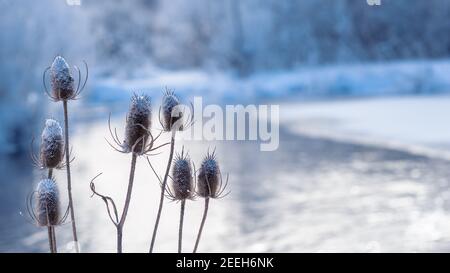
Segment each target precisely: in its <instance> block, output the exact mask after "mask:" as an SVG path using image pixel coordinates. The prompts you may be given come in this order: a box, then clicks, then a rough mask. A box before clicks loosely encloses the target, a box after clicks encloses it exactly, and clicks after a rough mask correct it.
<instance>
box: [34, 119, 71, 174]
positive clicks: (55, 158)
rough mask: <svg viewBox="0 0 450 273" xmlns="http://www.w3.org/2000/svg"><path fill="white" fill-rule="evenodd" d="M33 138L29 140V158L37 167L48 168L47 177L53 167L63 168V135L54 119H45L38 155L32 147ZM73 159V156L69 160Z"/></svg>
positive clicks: (51, 172)
mask: <svg viewBox="0 0 450 273" xmlns="http://www.w3.org/2000/svg"><path fill="white" fill-rule="evenodd" d="M33 146H34V139H33V140H32V141H31V159H32V160H33V163H34V165H35V166H36V167H37V168H39V169H47V170H48V178H51V177H52V174H53V170H54V169H64V168H65V166H66V164H65V162H64V161H63V159H64V155H65V147H64V136H63V131H62V128H61V126H60V125H59V123H58V121H56V120H54V119H47V120H46V121H45V127H44V129H43V130H42V134H41V143H40V148H39V155H36V154H35V152H34V149H33ZM69 157H70V156H69ZM72 161H73V158H72V159H71V160H70V162H72Z"/></svg>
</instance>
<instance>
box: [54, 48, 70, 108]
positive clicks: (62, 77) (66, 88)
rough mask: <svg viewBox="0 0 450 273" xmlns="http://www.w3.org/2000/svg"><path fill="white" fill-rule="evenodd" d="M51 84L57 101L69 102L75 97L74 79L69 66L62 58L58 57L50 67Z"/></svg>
mask: <svg viewBox="0 0 450 273" xmlns="http://www.w3.org/2000/svg"><path fill="white" fill-rule="evenodd" d="M50 82H51V87H52V96H53V98H54V99H55V100H69V99H72V98H73V97H74V95H75V87H74V78H73V77H72V74H71V72H70V67H69V65H68V64H67V62H66V60H64V58H63V57H61V56H56V58H55V60H54V61H53V63H52V65H51V67H50Z"/></svg>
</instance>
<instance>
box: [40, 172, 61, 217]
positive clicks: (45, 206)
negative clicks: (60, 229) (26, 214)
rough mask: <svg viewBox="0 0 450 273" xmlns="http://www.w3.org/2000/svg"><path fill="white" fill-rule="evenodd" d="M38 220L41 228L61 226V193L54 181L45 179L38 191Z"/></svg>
mask: <svg viewBox="0 0 450 273" xmlns="http://www.w3.org/2000/svg"><path fill="white" fill-rule="evenodd" d="M36 192H37V194H36V199H37V200H36V201H37V208H36V220H37V222H38V225H39V226H56V225H58V224H59V221H60V217H59V192H58V187H57V185H56V182H55V181H54V180H53V179H43V180H41V181H40V182H39V184H38V186H37V190H36Z"/></svg>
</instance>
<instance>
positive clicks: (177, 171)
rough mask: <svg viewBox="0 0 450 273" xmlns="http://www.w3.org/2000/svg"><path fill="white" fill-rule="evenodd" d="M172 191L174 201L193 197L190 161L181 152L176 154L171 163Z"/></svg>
mask: <svg viewBox="0 0 450 273" xmlns="http://www.w3.org/2000/svg"><path fill="white" fill-rule="evenodd" d="M172 189H173V193H172V194H173V199H175V200H185V199H193V197H194V190H195V189H194V178H193V176H192V167H191V159H190V158H189V156H188V155H187V154H184V153H183V152H182V153H181V154H178V155H177V156H176V157H175V159H174V162H173V168H172Z"/></svg>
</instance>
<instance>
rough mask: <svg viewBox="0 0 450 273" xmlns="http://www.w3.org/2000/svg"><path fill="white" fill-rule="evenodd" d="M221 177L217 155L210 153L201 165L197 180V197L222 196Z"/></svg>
mask: <svg viewBox="0 0 450 273" xmlns="http://www.w3.org/2000/svg"><path fill="white" fill-rule="evenodd" d="M220 179H221V177H220V169H219V163H218V162H217V159H216V155H215V153H214V152H213V153H211V154H210V153H208V154H207V155H206V156H205V158H204V159H203V161H202V164H201V165H200V169H199V173H198V178H197V195H198V196H200V197H204V198H206V197H211V198H217V197H218V196H219V194H220V190H221V189H220V187H221V180H220Z"/></svg>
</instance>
